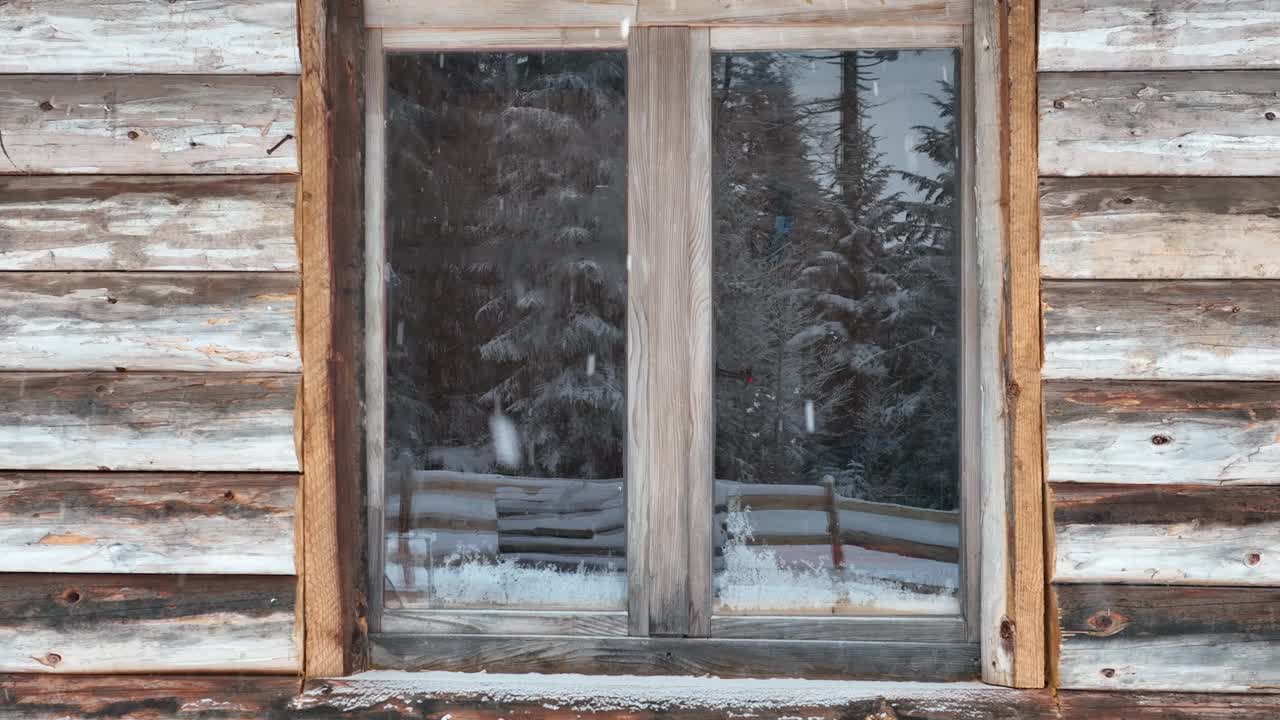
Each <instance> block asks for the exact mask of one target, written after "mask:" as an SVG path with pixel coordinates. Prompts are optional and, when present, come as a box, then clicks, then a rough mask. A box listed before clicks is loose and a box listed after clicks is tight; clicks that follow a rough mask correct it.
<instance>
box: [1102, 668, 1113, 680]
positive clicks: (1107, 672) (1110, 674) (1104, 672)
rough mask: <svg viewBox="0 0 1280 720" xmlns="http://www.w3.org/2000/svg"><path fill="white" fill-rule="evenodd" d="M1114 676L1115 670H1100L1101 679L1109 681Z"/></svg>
mask: <svg viewBox="0 0 1280 720" xmlns="http://www.w3.org/2000/svg"><path fill="white" fill-rule="evenodd" d="M1115 676H1116V670H1115V668H1102V677H1104V678H1108V679H1109V678H1113V677H1115Z"/></svg>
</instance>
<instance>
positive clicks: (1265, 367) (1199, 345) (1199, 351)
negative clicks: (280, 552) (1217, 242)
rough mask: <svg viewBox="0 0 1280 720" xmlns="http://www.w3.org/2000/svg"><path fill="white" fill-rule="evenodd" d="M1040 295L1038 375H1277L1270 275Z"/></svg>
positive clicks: (1102, 285)
mask: <svg viewBox="0 0 1280 720" xmlns="http://www.w3.org/2000/svg"><path fill="white" fill-rule="evenodd" d="M1277 78H1278V79H1280V75H1278V76H1277ZM1278 87H1280V86H1278ZM1276 150H1277V152H1278V153H1280V144H1278V145H1277V148H1276ZM1278 158H1280V155H1278ZM1277 167H1278V168H1280V166H1277ZM1043 296H1044V367H1043V371H1042V372H1043V377H1044V378H1046V379H1085V378H1114V379H1149V380H1280V312H1277V309H1278V308H1280V283H1273V282H1270V281H1266V280H1237V281H1223V282H1214V281H1168V282H1122V281H1105V280H1102V281H1049V282H1045V283H1044V286H1043Z"/></svg>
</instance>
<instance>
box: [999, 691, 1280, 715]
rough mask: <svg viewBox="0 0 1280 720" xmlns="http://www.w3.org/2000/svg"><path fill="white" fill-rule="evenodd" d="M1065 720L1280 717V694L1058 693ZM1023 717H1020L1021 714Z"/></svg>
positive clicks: (1060, 712)
mask: <svg viewBox="0 0 1280 720" xmlns="http://www.w3.org/2000/svg"><path fill="white" fill-rule="evenodd" d="M1054 697H1055V699H1056V705H1057V712H1056V714H1055V717H1058V718H1062V719H1063V720H1076V719H1077V718H1078V719H1079V720H1271V719H1272V718H1276V717H1280V696H1276V695H1227V694H1222V693H1153V692H1140V693H1132V692H1090V691H1083V690H1063V691H1058V692H1055V693H1054ZM1017 717H1020V716H1017Z"/></svg>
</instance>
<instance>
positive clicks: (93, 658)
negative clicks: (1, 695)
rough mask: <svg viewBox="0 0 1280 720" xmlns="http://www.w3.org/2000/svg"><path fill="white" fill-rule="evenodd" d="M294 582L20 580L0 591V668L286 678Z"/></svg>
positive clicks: (10, 578)
mask: <svg viewBox="0 0 1280 720" xmlns="http://www.w3.org/2000/svg"><path fill="white" fill-rule="evenodd" d="M295 585H296V581H295V580H294V579H293V578H291V577H280V576H222V577H218V576H202V575H188V576H170V575H25V574H13V575H7V576H5V582H4V584H3V585H0V670H2V671H4V672H36V673H49V672H60V673H93V672H102V673H137V672H181V671H188V672H190V671H203V672H293V671H296V670H297V669H298V648H297V646H296V643H295V638H294V627H293V621H294V588H295Z"/></svg>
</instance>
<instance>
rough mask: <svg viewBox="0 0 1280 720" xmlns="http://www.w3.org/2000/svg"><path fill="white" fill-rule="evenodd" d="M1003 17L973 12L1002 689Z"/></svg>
mask: <svg viewBox="0 0 1280 720" xmlns="http://www.w3.org/2000/svg"><path fill="white" fill-rule="evenodd" d="M1003 34H1004V28H1003V17H1002V16H1001V14H1000V11H999V8H998V6H996V5H995V4H993V3H978V5H977V7H975V8H974V26H973V35H974V52H973V66H974V111H975V119H974V184H975V185H974V212H975V221H976V226H977V235H978V237H977V241H978V248H977V250H978V252H977V262H978V364H979V368H978V373H979V376H980V378H981V380H980V382H981V399H980V403H979V405H980V407H979V412H980V414H981V424H980V427H981V428H982V429H983V431H982V436H981V439H980V448H979V461H978V466H979V474H980V477H981V504H980V511H981V518H980V523H981V551H982V568H981V572H980V576H979V579H980V584H981V586H982V600H981V602H982V607H981V612H980V613H979V617H978V622H979V623H980V633H981V643H982V679H983V680H985V681H986V682H989V683H992V684H996V685H1009V684H1012V681H1013V660H1012V657H1011V654H1012V647H1011V646H1008V645H1007V644H1006V643H1005V641H1004V639H1003V638H1002V637H1001V632H1000V630H1001V623H1002V622H1003V620H1004V617H1005V614H1006V607H1007V605H1008V602H1009V585H1008V576H1009V557H1008V554H1007V552H1006V551H1007V546H1006V542H1005V539H1006V538H1007V537H1008V531H1009V522H1010V520H1009V516H1008V514H1007V513H1006V512H1005V507H1006V505H1007V503H1008V500H1009V497H1008V494H1009V493H1008V486H1007V485H1006V482H1005V478H1006V475H1007V471H1006V465H1007V457H1006V453H1007V446H1008V437H1007V434H1006V432H1005V421H1006V420H1005V394H1004V332H1005V318H1004V315H1005V294H1004V268H1005V259H1006V254H1007V250H1006V245H1005V237H1004V214H1003V210H1002V207H1001V190H1002V188H1003V184H1004V159H1003V158H1004V146H1003V121H1002V113H1001V108H1002V107H1003V106H1004V93H1003V92H1002V87H1001V86H1002V67H1001V53H1002V52H1003V48H1004V37H1003Z"/></svg>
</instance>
